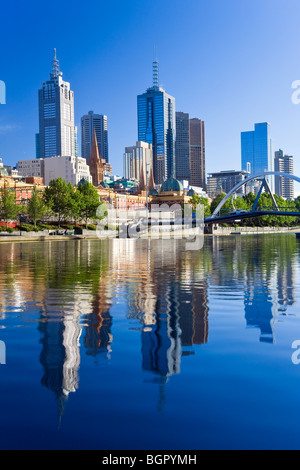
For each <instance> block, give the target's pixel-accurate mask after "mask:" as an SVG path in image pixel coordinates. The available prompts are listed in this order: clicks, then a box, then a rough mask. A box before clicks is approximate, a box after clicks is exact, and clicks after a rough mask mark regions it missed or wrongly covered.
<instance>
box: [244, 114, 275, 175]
mask: <svg viewBox="0 0 300 470" xmlns="http://www.w3.org/2000/svg"><path fill="white" fill-rule="evenodd" d="M241 147H242V170H244V171H248V172H249V173H250V175H251V176H255V175H261V174H263V173H265V172H266V171H273V158H272V140H271V137H270V124H269V123H267V122H263V123H260V124H255V128H254V131H249V132H242V133H241Z"/></svg>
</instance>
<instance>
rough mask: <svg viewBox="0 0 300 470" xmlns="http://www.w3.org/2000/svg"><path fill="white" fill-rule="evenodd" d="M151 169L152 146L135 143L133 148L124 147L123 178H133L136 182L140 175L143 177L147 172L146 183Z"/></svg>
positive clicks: (144, 143)
mask: <svg viewBox="0 0 300 470" xmlns="http://www.w3.org/2000/svg"><path fill="white" fill-rule="evenodd" d="M152 168H153V153H152V145H151V144H147V143H146V142H137V143H136V145H135V146H133V147H125V153H124V177H125V178H127V179H131V178H134V179H136V180H138V181H140V179H141V173H142V172H143V177H144V180H145V181H146V179H145V175H146V172H147V175H148V179H147V180H148V181H149V175H150V171H151V169H152Z"/></svg>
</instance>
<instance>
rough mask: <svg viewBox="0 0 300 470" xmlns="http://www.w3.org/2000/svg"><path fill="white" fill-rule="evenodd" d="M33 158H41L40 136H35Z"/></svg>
mask: <svg viewBox="0 0 300 470" xmlns="http://www.w3.org/2000/svg"><path fill="white" fill-rule="evenodd" d="M35 158H41V149H40V134H35Z"/></svg>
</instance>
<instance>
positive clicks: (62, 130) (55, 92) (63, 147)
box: [39, 49, 75, 158]
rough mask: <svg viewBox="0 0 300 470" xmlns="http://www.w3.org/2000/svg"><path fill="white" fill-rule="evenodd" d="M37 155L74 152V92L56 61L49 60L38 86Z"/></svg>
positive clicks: (73, 154) (65, 154)
mask: <svg viewBox="0 0 300 470" xmlns="http://www.w3.org/2000/svg"><path fill="white" fill-rule="evenodd" d="M39 127H40V131H39V135H40V158H47V157H53V156H62V157H63V156H75V128H74V93H73V91H71V90H70V83H68V82H64V81H63V79H62V72H61V71H60V69H59V61H58V60H57V58H56V49H54V59H53V61H52V73H51V74H50V80H48V81H47V82H44V83H43V87H42V89H41V90H39Z"/></svg>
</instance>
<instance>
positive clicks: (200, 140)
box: [190, 118, 206, 189]
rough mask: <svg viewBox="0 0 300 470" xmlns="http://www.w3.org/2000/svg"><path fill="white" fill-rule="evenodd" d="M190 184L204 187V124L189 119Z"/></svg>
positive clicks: (196, 119) (197, 120) (195, 119)
mask: <svg viewBox="0 0 300 470" xmlns="http://www.w3.org/2000/svg"><path fill="white" fill-rule="evenodd" d="M190 185H191V186H198V187H200V188H203V189H206V170H205V124H204V121H201V119H198V118H194V119H190Z"/></svg>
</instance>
